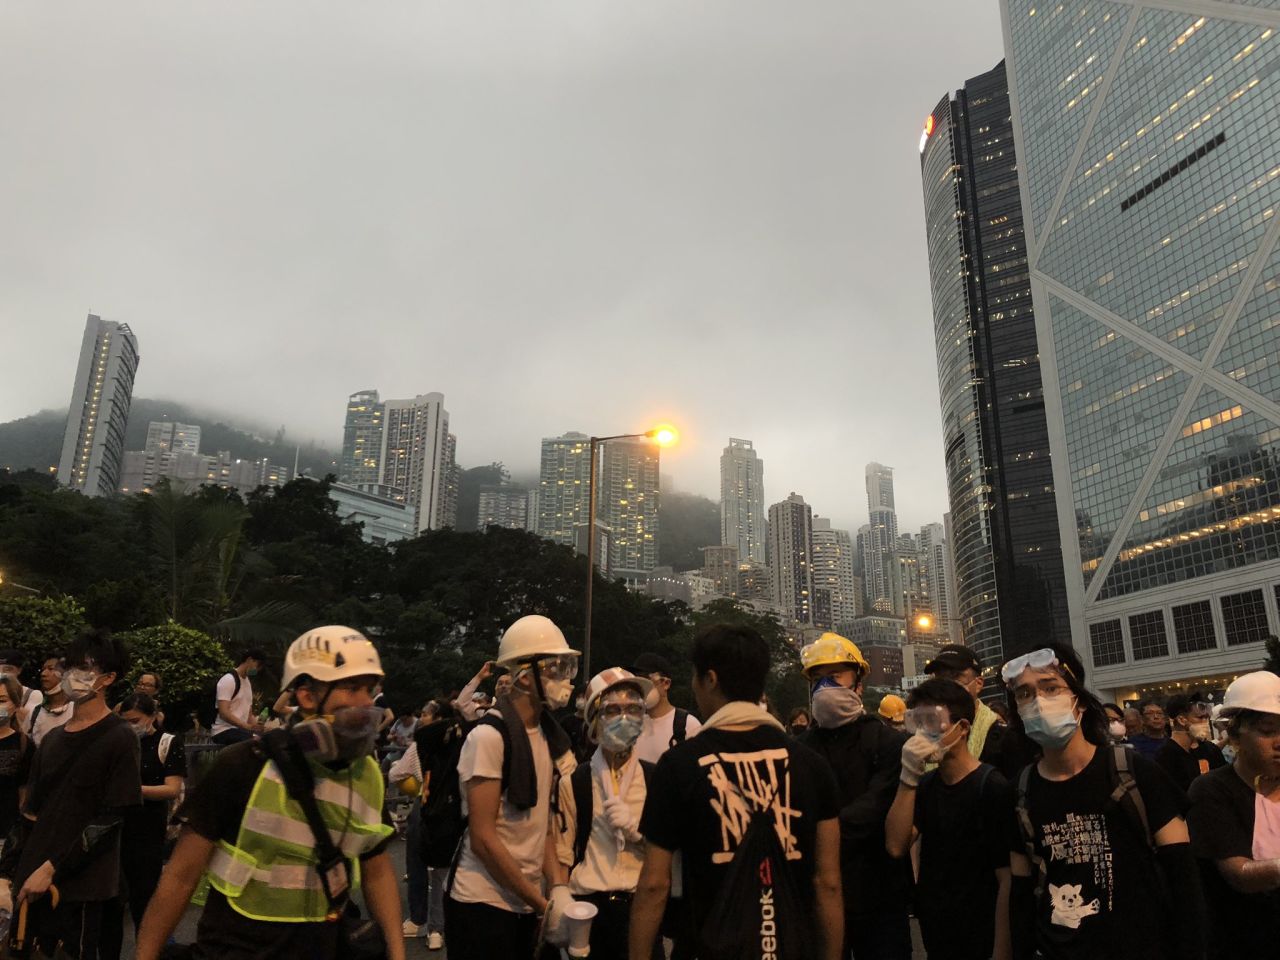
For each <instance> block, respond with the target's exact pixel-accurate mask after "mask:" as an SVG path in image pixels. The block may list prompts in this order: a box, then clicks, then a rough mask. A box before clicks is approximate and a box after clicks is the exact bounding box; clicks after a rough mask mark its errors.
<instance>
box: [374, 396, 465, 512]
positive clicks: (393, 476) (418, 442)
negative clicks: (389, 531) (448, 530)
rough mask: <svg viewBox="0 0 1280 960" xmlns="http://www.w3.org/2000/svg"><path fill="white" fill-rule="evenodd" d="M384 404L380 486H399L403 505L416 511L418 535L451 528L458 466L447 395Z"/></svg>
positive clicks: (379, 455) (379, 459) (390, 401)
mask: <svg viewBox="0 0 1280 960" xmlns="http://www.w3.org/2000/svg"><path fill="white" fill-rule="evenodd" d="M384 406H385V409H384V416H383V430H382V446H381V448H380V449H379V453H378V461H379V470H380V475H379V478H378V482H379V483H381V484H383V485H384V486H388V487H395V488H396V489H397V490H399V491H400V493H399V498H400V499H401V500H402V502H404V503H408V504H410V505H411V506H412V507H413V510H414V523H415V531H416V532H417V533H422V532H423V531H425V530H439V529H442V528H443V527H445V526H451V525H452V518H450V517H449V516H448V504H449V484H450V482H451V478H452V473H453V466H454V463H453V460H452V459H451V457H450V451H451V450H452V448H453V447H452V444H451V441H450V434H449V412H448V411H447V410H445V408H444V395H443V394H440V393H427V394H422V395H419V396H417V397H414V398H413V399H411V400H388V401H387V402H386V404H385V405H384ZM454 502H455V503H456V500H455V501H454Z"/></svg>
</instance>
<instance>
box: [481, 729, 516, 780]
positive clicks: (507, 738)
mask: <svg viewBox="0 0 1280 960" xmlns="http://www.w3.org/2000/svg"><path fill="white" fill-rule="evenodd" d="M481 724H484V725H485V726H486V727H493V728H494V729H495V730H497V731H498V733H500V734H502V784H501V790H502V792H503V793H506V791H507V781H508V780H509V779H510V778H511V731H509V730H508V729H507V724H506V721H505V720H503V719H502V718H501V717H495V716H494V715H493V714H490V713H486V714H485V715H484V716H483V717H481V718H480V719H479V720H477V721H476V726H477V727H478V726H480V725H481Z"/></svg>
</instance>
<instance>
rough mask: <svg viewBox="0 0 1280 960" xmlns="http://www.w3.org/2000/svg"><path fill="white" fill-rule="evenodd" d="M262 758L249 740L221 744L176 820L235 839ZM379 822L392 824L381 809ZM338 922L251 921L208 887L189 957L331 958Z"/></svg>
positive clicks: (203, 832)
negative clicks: (226, 745)
mask: <svg viewBox="0 0 1280 960" xmlns="http://www.w3.org/2000/svg"><path fill="white" fill-rule="evenodd" d="M265 762H266V761H265V760H263V758H262V757H261V756H260V755H259V754H258V752H257V744H256V743H254V742H253V741H246V742H244V743H238V744H235V745H234V746H231V747H225V748H224V749H223V750H222V751H221V753H220V754H219V756H218V759H217V761H216V762H215V763H214V765H213V767H212V768H211V769H210V770H209V772H208V773H207V774H205V776H204V777H203V779H201V781H200V782H199V783H198V784H197V785H196V786H195V787H194V788H193V789H192V791H191V793H190V795H189V796H188V797H187V799H186V802H185V803H183V805H182V808H181V809H180V810H179V811H178V819H179V820H181V821H182V822H183V823H185V824H186V825H187V826H188V827H190V828H191V829H192V830H194V831H195V832H196V833H198V834H199V835H200V836H202V837H204V838H205V839H206V840H212V841H213V842H215V843H216V842H217V841H219V840H225V841H227V842H228V843H235V842H236V839H237V837H239V835H240V821H241V820H242V819H243V817H244V811H245V808H246V807H247V806H248V805H249V797H250V795H251V794H252V793H253V787H254V784H256V783H257V782H258V776H259V775H260V774H261V773H262V767H263V764H264V763H265ZM383 822H385V823H390V820H389V819H387V816H386V812H385V811H384V812H383ZM386 848H387V842H383V843H381V844H379V845H378V846H377V847H376V848H375V849H374V850H372V851H370V852H369V853H367V854H366V855H365V856H363V857H361V860H368V859H369V858H371V857H376V856H377V855H378V854H380V853H383V852H384V851H385V850H386ZM336 926H337V924H333V923H326V922H324V921H321V922H318V923H272V922H270V921H264V920H251V919H249V918H248V917H246V916H244V915H243V914H239V913H237V912H236V911H235V910H233V909H232V908H231V905H230V904H229V903H227V898H226V897H224V896H223V895H222V894H221V893H219V892H218V891H217V890H215V889H213V888H212V887H210V888H209V897H208V899H207V900H206V901H205V908H204V913H202V914H201V915H200V923H199V926H198V927H197V929H196V946H195V952H194V954H193V958H194V960H281V958H284V957H306V958H307V960H332V958H334V957H335V956H336V953H337V949H338V940H337V930H336V929H335V928H336Z"/></svg>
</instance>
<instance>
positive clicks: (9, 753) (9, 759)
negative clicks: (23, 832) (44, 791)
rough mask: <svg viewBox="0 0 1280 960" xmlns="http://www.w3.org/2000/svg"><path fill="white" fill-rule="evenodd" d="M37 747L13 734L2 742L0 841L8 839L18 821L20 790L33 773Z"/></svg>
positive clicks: (24, 738)
mask: <svg viewBox="0 0 1280 960" xmlns="http://www.w3.org/2000/svg"><path fill="white" fill-rule="evenodd" d="M34 754H35V745H34V744H33V743H32V742H31V740H30V738H28V737H21V736H18V735H17V734H16V733H11V734H9V736H7V737H5V738H4V739H3V740H0V839H3V838H4V837H7V836H8V835H9V831H10V830H11V829H12V828H13V824H14V822H15V821H16V820H17V819H18V790H19V789H20V788H21V787H23V786H25V785H26V782H27V777H28V776H29V775H30V772H31V758H32V756H33V755H34Z"/></svg>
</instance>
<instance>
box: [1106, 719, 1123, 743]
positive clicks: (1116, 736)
mask: <svg viewBox="0 0 1280 960" xmlns="http://www.w3.org/2000/svg"><path fill="white" fill-rule="evenodd" d="M1107 731H1108V732H1109V733H1110V734H1111V739H1112V740H1123V739H1124V735H1125V729H1124V721H1123V720H1112V721H1111V722H1110V723H1109V724H1107Z"/></svg>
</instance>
